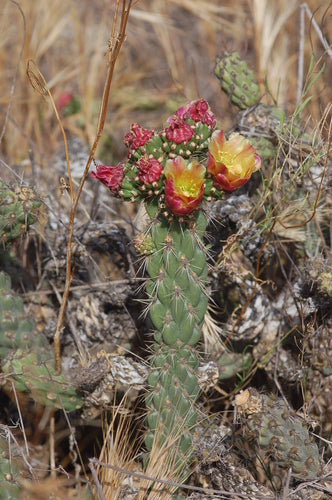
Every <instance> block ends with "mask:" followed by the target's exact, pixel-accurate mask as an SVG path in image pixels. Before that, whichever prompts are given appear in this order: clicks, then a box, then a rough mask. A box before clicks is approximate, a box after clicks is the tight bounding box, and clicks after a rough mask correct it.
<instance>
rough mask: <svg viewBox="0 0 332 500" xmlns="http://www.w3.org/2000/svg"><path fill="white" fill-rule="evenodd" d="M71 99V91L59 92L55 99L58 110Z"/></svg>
mask: <svg viewBox="0 0 332 500" xmlns="http://www.w3.org/2000/svg"><path fill="white" fill-rule="evenodd" d="M72 99H73V94H72V93H71V92H61V94H60V95H59V97H58V100H57V107H58V109H59V110H61V109H63V108H64V107H65V106H67V104H69V103H70V101H71V100H72Z"/></svg>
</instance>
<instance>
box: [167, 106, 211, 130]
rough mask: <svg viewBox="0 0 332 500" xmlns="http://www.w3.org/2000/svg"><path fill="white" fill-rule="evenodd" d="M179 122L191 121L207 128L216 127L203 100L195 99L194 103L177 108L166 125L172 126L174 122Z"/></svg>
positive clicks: (208, 107)
mask: <svg viewBox="0 0 332 500" xmlns="http://www.w3.org/2000/svg"><path fill="white" fill-rule="evenodd" d="M178 119H180V120H183V121H185V120H188V119H190V120H193V121H194V122H196V123H197V122H201V123H205V124H206V125H208V126H209V127H212V128H214V127H215V125H216V119H215V117H214V114H213V113H212V112H211V110H210V106H209V105H208V103H207V101H206V100H205V99H197V100H196V101H191V102H190V103H189V104H186V105H185V106H182V107H181V108H179V109H178V110H177V111H176V112H175V114H174V115H172V116H170V117H169V118H168V120H167V123H169V124H170V125H172V124H173V123H176V121H177V120H178Z"/></svg>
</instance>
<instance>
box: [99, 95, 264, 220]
mask: <svg viewBox="0 0 332 500" xmlns="http://www.w3.org/2000/svg"><path fill="white" fill-rule="evenodd" d="M215 128H216V120H215V117H214V115H213V113H212V112H211V110H210V107H209V105H208V103H207V102H206V101H205V100H204V99H198V100H196V101H193V102H190V103H189V104H187V105H186V106H183V107H181V108H179V109H178V110H177V111H176V113H175V114H174V115H172V116H171V117H170V118H169V119H168V120H167V127H166V128H164V129H163V130H162V131H154V130H148V129H144V128H143V127H141V126H140V125H138V124H133V125H132V126H131V129H130V132H129V133H128V134H126V136H125V141H124V143H125V145H126V147H127V148H128V155H127V160H126V162H123V163H121V164H119V165H116V166H104V165H99V166H97V169H96V172H92V173H91V176H92V177H94V178H97V179H99V180H100V181H101V182H102V183H103V184H105V186H107V187H108V188H109V189H110V191H111V193H112V194H113V195H114V196H117V197H119V198H123V199H124V200H127V201H140V200H150V201H153V199H155V200H158V203H159V208H160V211H161V212H162V213H165V215H171V216H174V215H175V216H178V217H183V216H186V215H188V214H190V213H192V212H193V211H194V210H196V209H197V208H198V207H199V206H200V204H201V202H202V200H211V199H212V198H215V199H220V198H221V197H222V194H223V193H224V192H227V193H230V192H232V191H234V190H235V189H237V188H239V187H240V186H242V185H243V184H245V183H246V182H248V180H249V179H250V177H251V175H252V174H253V172H255V171H257V170H259V168H260V167H261V159H260V157H259V156H258V155H257V154H256V151H255V149H254V148H253V146H251V144H250V142H249V141H248V139H246V138H245V137H243V136H241V135H240V134H236V133H234V134H231V135H230V137H229V138H228V140H226V139H225V136H224V132H223V131H220V130H215Z"/></svg>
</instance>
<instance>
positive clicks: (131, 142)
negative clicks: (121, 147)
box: [124, 123, 153, 151]
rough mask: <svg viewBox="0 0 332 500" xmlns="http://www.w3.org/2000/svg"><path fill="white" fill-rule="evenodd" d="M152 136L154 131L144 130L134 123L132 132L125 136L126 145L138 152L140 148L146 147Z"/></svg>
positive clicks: (131, 128)
mask: <svg viewBox="0 0 332 500" xmlns="http://www.w3.org/2000/svg"><path fill="white" fill-rule="evenodd" d="M152 136H153V131H152V130H149V129H146V128H143V127H141V126H140V125H138V124H137V123H133V124H132V125H131V127H130V132H128V134H126V135H125V139H124V143H125V146H127V148H129V149H133V150H135V151H136V150H137V149H138V148H139V147H140V146H144V144H146V143H147V142H148V141H149V139H151V137H152Z"/></svg>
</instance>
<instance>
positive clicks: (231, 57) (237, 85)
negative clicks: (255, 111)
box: [214, 52, 260, 109]
mask: <svg viewBox="0 0 332 500" xmlns="http://www.w3.org/2000/svg"><path fill="white" fill-rule="evenodd" d="M214 72H215V75H216V77H217V78H218V79H219V80H220V86H221V89H222V90H223V91H224V92H225V93H226V94H227V95H228V96H229V97H230V99H231V101H232V103H233V104H235V106H237V107H238V108H240V109H247V108H249V107H250V106H254V105H255V104H257V103H258V100H259V97H260V96H259V88H258V85H257V83H256V82H255V79H254V73H253V71H252V70H251V69H249V68H248V66H247V63H246V62H245V61H243V60H241V59H240V56H239V54H238V53H237V52H232V53H229V52H226V53H225V54H224V55H223V57H220V58H217V59H216V66H215V70H214Z"/></svg>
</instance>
